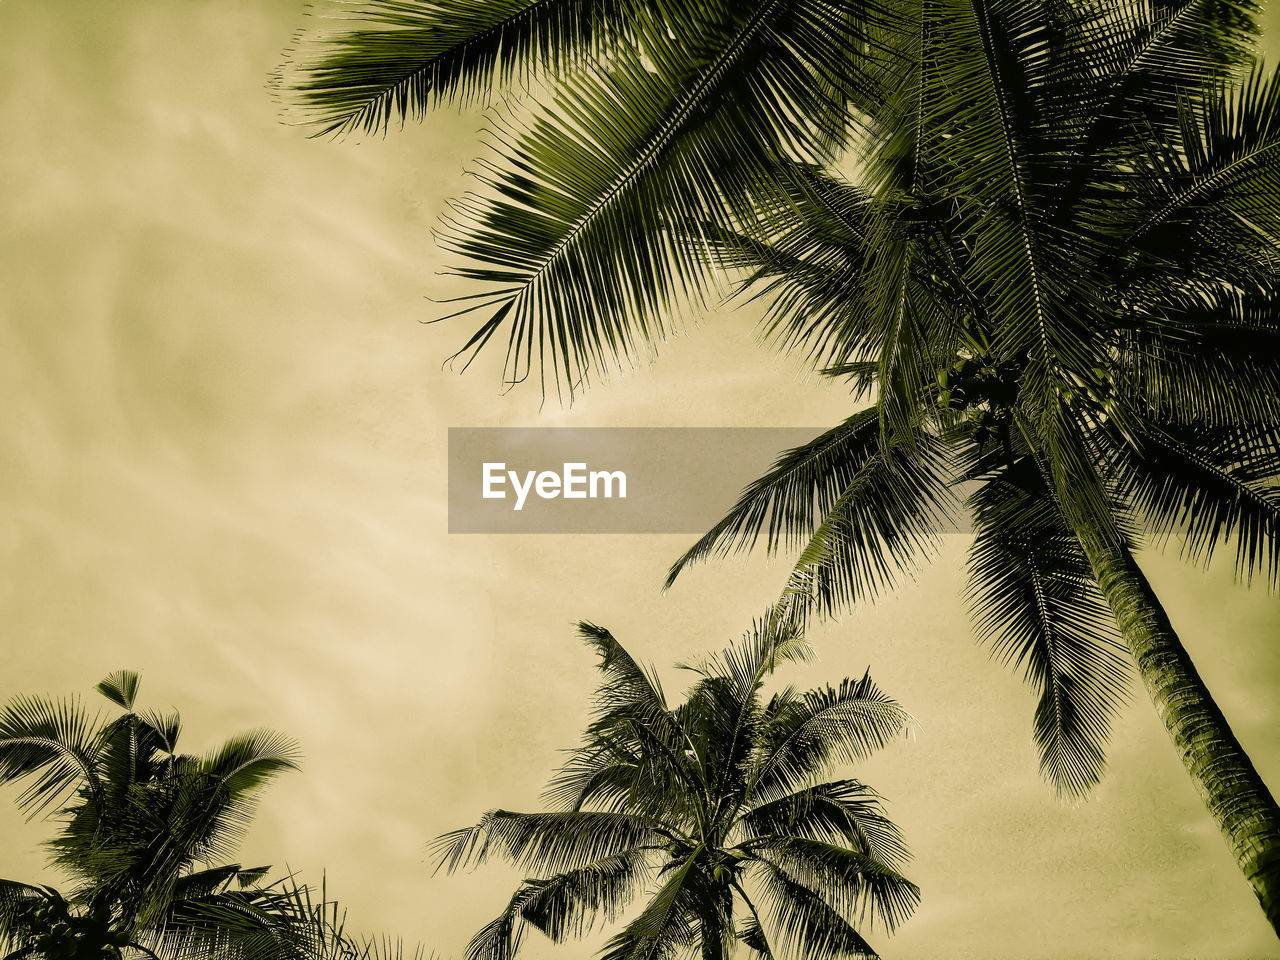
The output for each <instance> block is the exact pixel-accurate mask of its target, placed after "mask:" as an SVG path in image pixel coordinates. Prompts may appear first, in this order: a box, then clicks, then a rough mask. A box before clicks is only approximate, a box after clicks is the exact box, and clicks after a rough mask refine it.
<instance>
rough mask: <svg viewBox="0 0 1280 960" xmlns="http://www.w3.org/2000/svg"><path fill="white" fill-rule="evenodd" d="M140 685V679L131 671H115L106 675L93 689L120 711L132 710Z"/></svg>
mask: <svg viewBox="0 0 1280 960" xmlns="http://www.w3.org/2000/svg"><path fill="white" fill-rule="evenodd" d="M141 683H142V677H141V676H140V675H139V674H137V673H135V672H133V671H132V670H117V671H116V672H115V673H112V674H108V675H107V676H106V677H105V678H104V679H103V680H101V681H100V682H99V683H98V685H97V687H95V688H94V689H96V690H97V691H98V692H99V693H100V694H102V695H103V696H104V697H106V698H107V699H108V700H110V701H111V702H112V703H114V704H115V705H116V706H118V707H120V708H121V709H124V710H133V703H134V701H135V700H136V699H137V697H138V687H139V686H140V685H141Z"/></svg>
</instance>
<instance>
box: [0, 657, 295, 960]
mask: <svg viewBox="0 0 1280 960" xmlns="http://www.w3.org/2000/svg"><path fill="white" fill-rule="evenodd" d="M139 683H140V682H139V676H138V674H136V673H130V672H128V671H120V672H117V673H113V674H111V675H110V676H108V677H107V678H106V679H104V680H103V681H102V682H101V683H99V684H98V686H97V690H98V692H99V693H101V694H102V695H103V696H104V697H106V698H107V699H108V700H109V701H111V703H113V704H115V705H116V706H117V707H118V708H119V709H120V710H121V711H122V712H121V714H120V715H119V716H116V717H115V718H113V719H108V720H102V719H101V718H98V717H91V716H90V715H89V713H88V711H87V710H86V709H85V707H84V705H83V704H82V703H81V702H80V701H79V700H78V699H75V698H68V699H59V700H54V699H49V698H45V697H38V696H18V697H15V698H14V699H12V700H10V701H9V703H8V704H7V705H6V706H5V708H4V710H3V712H0V784H9V783H22V784H24V785H25V786H24V789H23V792H22V793H21V794H20V795H19V796H18V804H19V806H20V807H21V808H22V809H23V810H24V811H26V812H27V813H28V814H29V815H31V816H39V815H51V814H52V815H54V816H56V820H57V822H58V823H59V825H60V831H59V833H58V834H57V835H56V836H55V837H54V838H53V839H52V840H51V841H50V842H49V845H48V846H49V850H50V853H51V856H50V864H51V866H53V867H54V868H56V869H57V870H59V871H60V872H61V873H62V874H64V875H65V876H67V877H68V878H69V880H70V882H71V887H70V888H69V890H68V892H66V893H62V892H59V891H58V890H57V889H55V888H53V887H49V886H41V885H35V884H27V883H20V882H17V881H13V880H0V949H5V950H7V951H8V953H7V960H18V958H25V957H30V958H32V960H61V958H67V960H71V958H75V960H88V958H95V960H109V958H114V960H120V958H122V957H129V956H135V957H136V956H143V957H150V958H153V960H157V958H161V960H167V958H170V957H175V958H176V957H183V958H192V960H196V958H209V960H213V958H218V960H295V958H298V957H301V956H304V951H305V949H306V948H307V945H308V943H309V941H308V939H307V936H306V931H305V929H304V928H303V927H302V925H301V924H300V923H299V921H300V915H299V914H298V912H297V911H296V909H295V907H296V901H295V898H294V897H293V896H292V895H291V893H290V890H289V889H286V888H284V887H282V886H280V885H278V884H277V885H264V884H263V882H262V881H263V878H264V877H265V875H266V873H267V872H268V869H269V868H267V867H257V868H252V869H250V868H245V867H242V866H241V865H239V864H236V863H226V862H224V861H225V860H226V858H227V857H228V855H229V854H230V853H231V851H232V849H233V847H234V845H235V843H236V841H237V839H238V838H239V835H240V833H241V831H242V830H243V828H244V827H246V826H247V825H248V823H249V821H250V818H251V817H252V814H253V803H254V800H255V797H256V795H257V794H258V793H259V791H260V790H261V789H262V787H263V786H265V785H266V784H267V783H268V782H269V781H270V780H272V779H273V778H274V777H275V776H276V775H278V774H280V773H282V772H284V771H286V770H292V769H295V767H296V758H297V750H296V748H295V747H294V745H293V744H292V743H291V742H290V741H288V740H286V739H285V738H284V737H282V736H280V735H279V734H275V733H272V732H270V731H266V730H261V731H256V732H253V733H248V734H244V735H241V736H237V737H233V738H231V739H230V740H228V741H226V742H225V743H224V744H222V746H220V747H218V748H217V749H216V750H213V751H212V752H210V753H208V754H206V755H204V756H202V757H195V756H190V755H186V754H182V753H179V752H178V737H179V733H180V731H181V729H182V723H181V720H180V718H179V716H178V714H176V713H170V714H163V715H162V714H157V713H152V712H146V713H140V712H137V711H135V709H134V703H135V700H136V698H137V694H138V688H139Z"/></svg>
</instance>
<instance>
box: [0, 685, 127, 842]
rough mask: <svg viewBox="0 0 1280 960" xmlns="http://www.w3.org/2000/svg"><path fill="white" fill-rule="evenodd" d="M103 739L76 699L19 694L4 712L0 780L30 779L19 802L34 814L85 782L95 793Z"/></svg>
mask: <svg viewBox="0 0 1280 960" xmlns="http://www.w3.org/2000/svg"><path fill="white" fill-rule="evenodd" d="M100 748H101V740H100V736H99V730H98V726H97V723H96V721H95V720H94V719H93V718H91V717H90V716H89V715H88V713H86V712H85V709H84V707H83V705H82V704H81V703H80V701H79V699H78V698H71V699H61V700H52V699H49V698H47V697H31V696H17V697H14V698H13V699H12V700H10V701H9V702H8V703H7V704H6V705H5V708H4V711H3V712H0V783H14V782H18V781H22V780H28V781H29V782H28V783H27V786H26V788H25V789H24V790H23V792H22V793H21V794H20V795H19V797H18V806H19V807H20V808H21V809H22V810H23V811H25V812H26V813H27V814H28V816H31V817H35V816H38V815H40V814H43V813H45V812H46V811H48V810H49V809H50V808H51V807H53V806H56V805H58V804H59V803H61V802H63V801H64V800H66V799H67V797H68V796H69V795H70V794H71V793H72V792H73V791H75V790H76V789H77V788H79V787H81V786H84V787H86V788H87V789H88V790H89V792H90V794H91V795H92V796H94V797H96V798H99V799H100V797H101V792H102V784H101V780H100V778H99V774H98V769H97V764H98V755H99V751H100Z"/></svg>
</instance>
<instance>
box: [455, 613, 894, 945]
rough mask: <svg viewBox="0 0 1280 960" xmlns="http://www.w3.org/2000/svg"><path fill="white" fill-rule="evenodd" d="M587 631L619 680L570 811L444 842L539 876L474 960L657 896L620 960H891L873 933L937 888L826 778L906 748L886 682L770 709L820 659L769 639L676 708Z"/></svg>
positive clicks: (888, 830) (559, 803) (597, 631)
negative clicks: (790, 680)
mask: <svg viewBox="0 0 1280 960" xmlns="http://www.w3.org/2000/svg"><path fill="white" fill-rule="evenodd" d="M578 630H579V633H580V635H581V636H582V638H583V639H584V640H585V641H586V642H587V644H588V645H589V646H590V647H591V648H592V649H594V650H595V651H596V653H597V654H598V655H599V657H600V669H601V672H602V673H603V674H604V678H605V679H604V682H603V683H602V684H601V686H600V688H599V689H598V690H597V692H596V698H595V709H594V715H593V718H592V723H591V725H590V726H589V727H588V728H587V732H586V735H585V737H584V739H583V742H582V745H581V746H579V747H578V748H577V750H576V751H575V752H574V753H573V755H572V757H571V758H570V760H569V761H568V762H567V763H566V764H565V765H564V767H563V768H562V769H561V771H560V773H559V774H558V775H557V776H556V777H555V778H554V779H553V780H552V781H551V784H550V786H549V787H548V790H547V793H546V797H547V799H548V800H549V801H550V802H552V803H553V805H554V809H553V810H552V811H551V812H548V813H512V812H509V811H506V810H494V811H492V812H490V813H488V814H486V815H485V816H484V818H483V819H482V820H481V821H480V822H479V823H478V824H477V825H476V826H474V827H469V828H467V829H464V830H459V831H456V832H454V833H450V834H446V835H444V836H443V837H441V838H439V839H438V840H437V841H436V844H437V848H438V852H439V856H440V863H441V865H442V866H445V867H447V868H448V869H449V870H450V871H453V870H455V869H457V868H459V867H462V866H464V865H467V864H472V863H480V862H483V861H484V860H485V859H486V858H487V857H489V856H491V855H494V854H497V855H499V856H503V857H505V858H507V859H508V860H511V861H512V862H513V863H515V864H517V865H518V866H520V867H523V868H526V869H529V870H532V871H534V872H535V876H533V877H531V878H530V879H528V880H526V881H525V882H524V883H522V884H521V885H520V887H519V888H518V889H517V890H516V892H515V894H514V895H513V896H512V898H511V901H510V903H509V904H508V905H507V907H506V909H505V910H504V911H503V912H502V914H501V915H500V916H499V917H498V918H497V919H495V920H494V921H493V922H492V923H490V924H489V925H487V926H486V927H485V928H484V929H482V930H481V931H480V932H479V933H477V934H476V936H475V937H474V938H473V939H472V940H471V942H470V944H469V945H468V947H467V957H468V960H510V958H511V957H512V956H513V955H514V953H515V952H516V949H517V948H518V946H519V944H520V940H521V935H522V932H523V929H524V927H525V926H526V925H528V926H532V927H534V928H535V929H537V930H540V931H541V932H542V933H544V934H546V935H547V936H548V937H550V938H551V939H552V940H554V941H556V942H560V941H563V940H565V939H567V938H569V937H576V936H581V935H582V934H584V933H585V932H586V931H587V930H589V929H590V928H591V926H592V924H593V923H594V922H595V921H596V920H597V919H603V920H605V921H609V922H612V921H614V920H616V919H617V918H618V916H619V915H620V913H621V912H622V911H623V909H624V908H625V907H627V905H628V904H630V903H631V902H632V900H633V899H634V898H635V897H636V896H637V895H638V894H639V892H640V891H641V890H643V889H645V888H646V887H647V888H648V889H649V896H648V901H647V903H646V905H645V906H644V908H643V910H641V911H640V913H639V915H638V916H636V917H635V919H633V920H632V921H630V922H629V923H627V924H626V925H625V926H624V927H623V929H622V930H621V931H620V932H619V933H618V934H617V935H616V936H614V937H613V938H612V939H610V940H609V942H608V944H607V946H606V947H605V950H604V953H603V956H604V957H605V958H607V960H624V958H625V960H639V958H646V960H649V958H659V957H670V956H672V955H673V954H674V953H675V952H677V951H679V950H681V949H684V948H693V947H695V946H696V947H697V948H698V949H699V950H700V952H701V955H702V957H703V958H704V960H724V958H727V957H728V956H729V953H730V950H731V949H732V946H731V945H732V944H733V943H734V942H735V941H737V942H738V943H741V944H742V945H744V946H746V947H748V948H750V949H751V950H752V951H754V952H756V953H758V954H760V955H761V956H762V957H765V958H769V957H775V956H776V957H781V956H783V955H784V954H785V955H794V956H803V957H808V958H813V960H826V958H832V957H841V956H852V957H873V956H875V955H876V954H875V951H874V950H873V949H872V948H871V946H870V944H869V943H868V942H867V940H866V939H864V937H863V935H862V933H861V932H859V927H861V926H863V925H864V924H866V925H868V926H869V925H873V924H874V923H875V922H876V921H877V920H878V921H879V922H881V923H882V924H883V925H884V927H885V929H886V931H892V930H893V929H894V928H895V927H896V926H897V925H898V924H899V923H901V922H902V921H903V920H905V919H906V918H907V917H908V916H909V915H910V913H911V912H912V910H913V909H914V908H915V906H916V903H917V902H918V899H919V891H918V890H917V888H916V886H915V885H914V884H912V883H910V882H909V881H907V880H906V879H904V878H903V876H902V874H901V873H900V872H899V870H900V868H901V866H902V864H903V861H904V860H905V859H906V848H905V846H904V844H903V841H902V837H901V835H900V834H899V832H898V829H897V827H896V826H895V825H894V824H893V823H891V822H890V821H889V820H888V819H887V818H886V817H885V815H884V813H883V812H882V810H881V804H880V798H879V797H878V795H877V794H876V793H875V792H874V791H873V790H871V788H869V787H868V786H866V785H865V784H863V783H861V782H859V781H857V780H852V779H842V780H830V781H828V780H823V779H822V777H823V776H824V775H827V774H829V773H830V772H831V769H832V768H833V767H834V766H836V765H837V764H838V763H841V762H850V761H855V760H861V759H863V758H864V757H866V756H867V755H868V754H870V753H872V752H873V751H875V750H877V749H879V748H880V747H883V746H884V745H885V744H887V743H888V742H889V741H890V740H892V739H893V738H894V737H896V736H898V735H899V734H901V733H902V732H903V730H904V728H905V727H906V725H907V723H908V721H909V719H910V718H909V717H908V715H907V713H906V712H905V711H904V710H903V709H902V707H900V706H899V705H898V704H897V703H896V702H894V701H893V700H891V699H890V698H889V697H887V696H885V695H884V694H883V693H881V692H880V690H879V689H878V688H877V687H876V685H875V684H874V683H872V681H871V679H870V678H869V677H867V676H864V677H863V678H862V679H861V680H859V681H857V682H854V681H851V680H846V681H844V682H843V683H842V684H841V685H840V686H839V687H835V688H833V687H827V688H824V689H817V690H810V691H808V692H803V693H802V692H798V691H796V690H795V689H793V688H791V687H787V688H785V689H783V690H781V691H779V692H777V693H775V694H773V695H771V696H769V697H768V698H767V699H765V698H764V697H763V695H762V686H763V684H764V681H765V679H766V677H767V676H768V674H769V673H770V672H771V671H772V670H773V669H774V667H775V666H776V665H777V664H779V663H783V662H787V661H795V660H803V659H806V658H807V657H808V656H809V653H810V650H809V647H808V645H807V644H806V643H805V642H804V641H803V640H802V639H801V638H800V637H799V636H798V635H797V634H795V633H786V632H782V633H780V632H777V631H773V630H770V629H768V627H767V624H765V623H764V622H761V623H759V624H757V625H756V627H755V629H753V630H752V631H751V632H750V633H748V634H747V635H746V637H744V639H743V640H742V642H741V643H739V644H738V645H737V646H735V647H733V648H731V649H728V650H726V651H724V652H723V653H721V654H720V655H719V656H716V657H712V658H711V659H709V660H707V661H706V662H704V663H702V664H699V665H697V666H696V667H690V668H689V669H693V670H694V671H695V672H696V673H697V674H698V678H699V679H698V680H697V682H696V683H695V684H694V686H693V687H692V689H691V690H690V692H689V694H688V696H687V698H686V699H685V701H684V702H683V703H680V704H678V705H675V706H669V705H668V703H667V701H666V698H665V696H664V695H663V692H662V688H661V686H660V684H659V682H658V679H657V677H656V675H655V674H654V673H653V672H652V671H651V670H649V669H647V668H645V667H643V666H641V665H640V664H639V663H637V662H636V661H635V660H634V659H633V658H632V657H631V655H630V654H629V653H628V652H627V651H626V650H625V649H624V648H623V646H622V645H621V644H620V643H619V642H618V641H617V640H615V639H614V638H613V636H612V635H611V634H610V633H609V632H608V631H607V630H605V629H603V628H601V627H598V626H595V625H594V624H590V623H580V624H579V625H578ZM738 918H742V922H741V923H740V924H737V925H735V922H736V920H737V919H738Z"/></svg>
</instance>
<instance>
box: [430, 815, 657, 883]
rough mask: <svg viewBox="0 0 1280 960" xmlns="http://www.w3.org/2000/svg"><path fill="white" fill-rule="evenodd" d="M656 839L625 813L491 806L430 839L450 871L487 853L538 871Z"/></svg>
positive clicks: (558, 869)
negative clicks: (468, 824)
mask: <svg viewBox="0 0 1280 960" xmlns="http://www.w3.org/2000/svg"><path fill="white" fill-rule="evenodd" d="M658 839H659V834H657V833H656V832H655V831H654V828H653V826H652V825H651V824H649V823H647V822H646V821H644V820H643V819H641V818H640V817H636V816H633V815H629V814H625V813H603V812H592V811H577V812H557V813H513V812H511V811H508V810H492V811H490V812H488V813H486V814H485V815H484V817H482V818H481V820H480V822H479V823H478V824H476V825H475V826H474V827H467V828H465V829H462V830H456V831H454V832H452V833H446V834H444V835H443V836H441V837H438V838H437V839H436V840H435V841H433V843H432V848H433V852H434V855H435V858H436V860H437V864H438V867H444V868H445V869H446V870H448V871H449V872H450V873H452V872H453V871H454V870H457V869H459V868H460V867H465V866H469V865H473V864H480V863H484V862H485V860H487V859H488V857H489V856H490V855H491V854H494V853H496V854H498V855H499V856H501V857H503V858H505V859H507V860H509V861H510V862H512V863H514V864H516V865H517V866H520V867H523V868H531V869H535V870H539V871H542V872H552V873H561V872H565V871H568V870H575V869H579V868H581V867H584V866H586V865H587V864H590V863H594V862H596V861H598V860H601V859H603V858H605V857H609V856H614V855H617V854H621V853H625V852H626V851H628V850H631V849H633V848H635V847H637V846H641V845H645V844H650V843H653V842H655V841H657V840H658Z"/></svg>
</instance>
